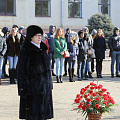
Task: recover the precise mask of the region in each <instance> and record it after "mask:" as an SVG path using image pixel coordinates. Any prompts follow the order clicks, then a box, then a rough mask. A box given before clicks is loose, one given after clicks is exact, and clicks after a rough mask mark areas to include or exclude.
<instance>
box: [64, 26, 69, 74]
mask: <svg viewBox="0 0 120 120" xmlns="http://www.w3.org/2000/svg"><path fill="white" fill-rule="evenodd" d="M70 33H71V29H70V28H67V29H66V33H65V39H66V42H67V43H68V35H69V34H70ZM64 71H65V73H64V75H63V76H67V58H65V62H64Z"/></svg>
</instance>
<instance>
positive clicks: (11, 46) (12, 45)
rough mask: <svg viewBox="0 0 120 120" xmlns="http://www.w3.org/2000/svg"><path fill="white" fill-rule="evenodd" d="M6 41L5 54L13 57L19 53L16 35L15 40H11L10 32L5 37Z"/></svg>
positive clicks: (18, 42)
mask: <svg viewBox="0 0 120 120" xmlns="http://www.w3.org/2000/svg"><path fill="white" fill-rule="evenodd" d="M6 42H7V55H8V56H11V57H15V56H18V55H19V51H20V41H19V39H18V37H17V36H15V42H14V41H13V38H12V35H11V34H10V35H9V36H8V38H7V39H6Z"/></svg>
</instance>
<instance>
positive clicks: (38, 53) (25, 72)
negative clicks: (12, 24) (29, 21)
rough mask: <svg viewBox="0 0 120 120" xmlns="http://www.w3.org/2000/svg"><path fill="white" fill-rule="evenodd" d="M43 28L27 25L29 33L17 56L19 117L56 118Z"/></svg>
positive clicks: (27, 119) (35, 118)
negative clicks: (42, 40) (43, 39)
mask: <svg viewBox="0 0 120 120" xmlns="http://www.w3.org/2000/svg"><path fill="white" fill-rule="evenodd" d="M42 35H43V30H42V29H41V28H40V27H38V26H35V25H31V26H29V27H28V28H27V36H26V39H25V42H24V44H23V47H22V49H21V51H20V56H19V59H18V94H19V95H20V113H19V118H20V119H25V120H46V119H51V118H53V103H52V82H51V74H50V67H49V66H50V61H49V57H48V55H47V53H46V50H47V46H46V45H45V44H44V43H43V42H41V39H42V38H41V36H42Z"/></svg>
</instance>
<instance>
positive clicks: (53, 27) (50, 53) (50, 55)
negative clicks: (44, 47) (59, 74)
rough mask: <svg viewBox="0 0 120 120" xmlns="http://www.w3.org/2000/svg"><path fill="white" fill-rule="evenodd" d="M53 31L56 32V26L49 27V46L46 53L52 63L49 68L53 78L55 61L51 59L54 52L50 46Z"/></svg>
mask: <svg viewBox="0 0 120 120" xmlns="http://www.w3.org/2000/svg"><path fill="white" fill-rule="evenodd" d="M55 30H56V26H53V25H50V26H49V33H48V34H47V36H48V44H49V53H48V55H49V58H50V61H52V65H51V68H52V75H53V76H56V75H55V74H54V72H53V71H54V63H55V60H54V58H53V55H54V50H53V46H52V43H53V38H54V33H55Z"/></svg>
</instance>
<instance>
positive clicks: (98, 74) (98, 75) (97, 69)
mask: <svg viewBox="0 0 120 120" xmlns="http://www.w3.org/2000/svg"><path fill="white" fill-rule="evenodd" d="M96 71H97V78H100V73H99V66H96Z"/></svg>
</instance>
